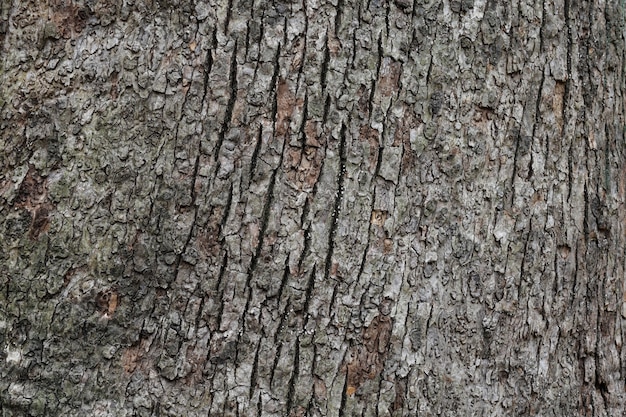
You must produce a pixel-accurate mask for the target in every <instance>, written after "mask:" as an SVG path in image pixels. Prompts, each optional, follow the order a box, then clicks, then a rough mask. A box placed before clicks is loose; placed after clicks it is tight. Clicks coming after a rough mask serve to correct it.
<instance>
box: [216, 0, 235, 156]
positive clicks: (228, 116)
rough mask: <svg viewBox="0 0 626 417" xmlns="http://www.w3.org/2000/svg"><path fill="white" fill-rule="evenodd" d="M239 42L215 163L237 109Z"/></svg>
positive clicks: (231, 69) (232, 66)
mask: <svg viewBox="0 0 626 417" xmlns="http://www.w3.org/2000/svg"><path fill="white" fill-rule="evenodd" d="M230 1H232V0H230ZM237 42H238V40H235V47H234V48H233V56H232V58H231V61H230V74H229V81H230V88H229V89H230V95H229V97H228V103H227V104H226V111H225V113H224V121H223V123H222V127H221V129H220V131H219V133H218V141H217V145H215V151H214V152H215V153H214V155H213V158H214V160H215V161H217V160H218V158H219V155H220V149H221V148H222V143H223V142H224V136H225V135H226V132H227V131H228V129H229V128H230V124H231V122H232V116H233V109H234V108H235V101H236V100H237V92H238V88H237Z"/></svg>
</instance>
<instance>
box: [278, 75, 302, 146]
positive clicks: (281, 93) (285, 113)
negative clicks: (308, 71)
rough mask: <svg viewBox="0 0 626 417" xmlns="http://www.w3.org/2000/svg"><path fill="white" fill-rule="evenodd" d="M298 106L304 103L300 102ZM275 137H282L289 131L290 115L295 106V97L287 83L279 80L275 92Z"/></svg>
mask: <svg viewBox="0 0 626 417" xmlns="http://www.w3.org/2000/svg"><path fill="white" fill-rule="evenodd" d="M300 101H301V103H300V106H302V105H303V104H304V101H302V100H300ZM276 104H277V110H276V112H277V113H276V135H277V136H278V137H281V136H284V135H285V134H287V132H288V131H289V123H290V122H291V115H292V114H293V111H294V107H295V106H296V96H295V95H294V94H293V93H292V92H291V90H290V89H289V85H288V84H287V81H286V80H284V79H281V80H280V81H278V89H277V90H276Z"/></svg>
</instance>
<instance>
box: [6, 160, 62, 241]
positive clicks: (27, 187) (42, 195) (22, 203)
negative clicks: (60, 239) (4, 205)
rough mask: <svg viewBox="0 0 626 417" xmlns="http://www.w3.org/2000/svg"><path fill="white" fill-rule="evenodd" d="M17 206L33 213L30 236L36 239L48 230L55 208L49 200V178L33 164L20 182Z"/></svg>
mask: <svg viewBox="0 0 626 417" xmlns="http://www.w3.org/2000/svg"><path fill="white" fill-rule="evenodd" d="M15 206H16V207H18V208H25V209H26V210H28V211H29V212H30V214H31V218H32V221H31V224H30V229H29V232H28V236H29V237H30V238H31V239H32V240H36V239H38V238H39V236H40V235H41V234H43V233H45V232H47V231H48V229H49V227H50V221H49V215H50V212H51V211H52V209H53V208H54V207H53V206H52V204H51V203H50V202H49V201H48V189H47V180H46V179H45V178H42V177H41V175H39V173H38V172H37V171H36V170H35V168H34V167H33V166H32V165H31V166H30V168H29V169H28V172H27V173H26V176H25V177H24V180H23V181H22V183H21V184H20V187H19V189H18V192H17V197H16V203H15Z"/></svg>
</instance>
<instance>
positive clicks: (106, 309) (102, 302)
mask: <svg viewBox="0 0 626 417" xmlns="http://www.w3.org/2000/svg"><path fill="white" fill-rule="evenodd" d="M119 301H120V297H119V294H118V292H117V290H116V289H114V288H111V289H108V290H104V291H100V292H99V293H98V294H96V307H97V308H98V311H99V312H100V313H101V314H103V315H104V316H106V317H111V316H112V315H113V313H115V310H117V306H118V304H119Z"/></svg>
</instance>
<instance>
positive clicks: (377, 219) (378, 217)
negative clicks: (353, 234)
mask: <svg viewBox="0 0 626 417" xmlns="http://www.w3.org/2000/svg"><path fill="white" fill-rule="evenodd" d="M387 214H388V213H387V211H385V210H374V211H372V218H371V219H370V222H371V223H372V224H373V225H376V226H381V227H382V226H384V224H385V220H387Z"/></svg>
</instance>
